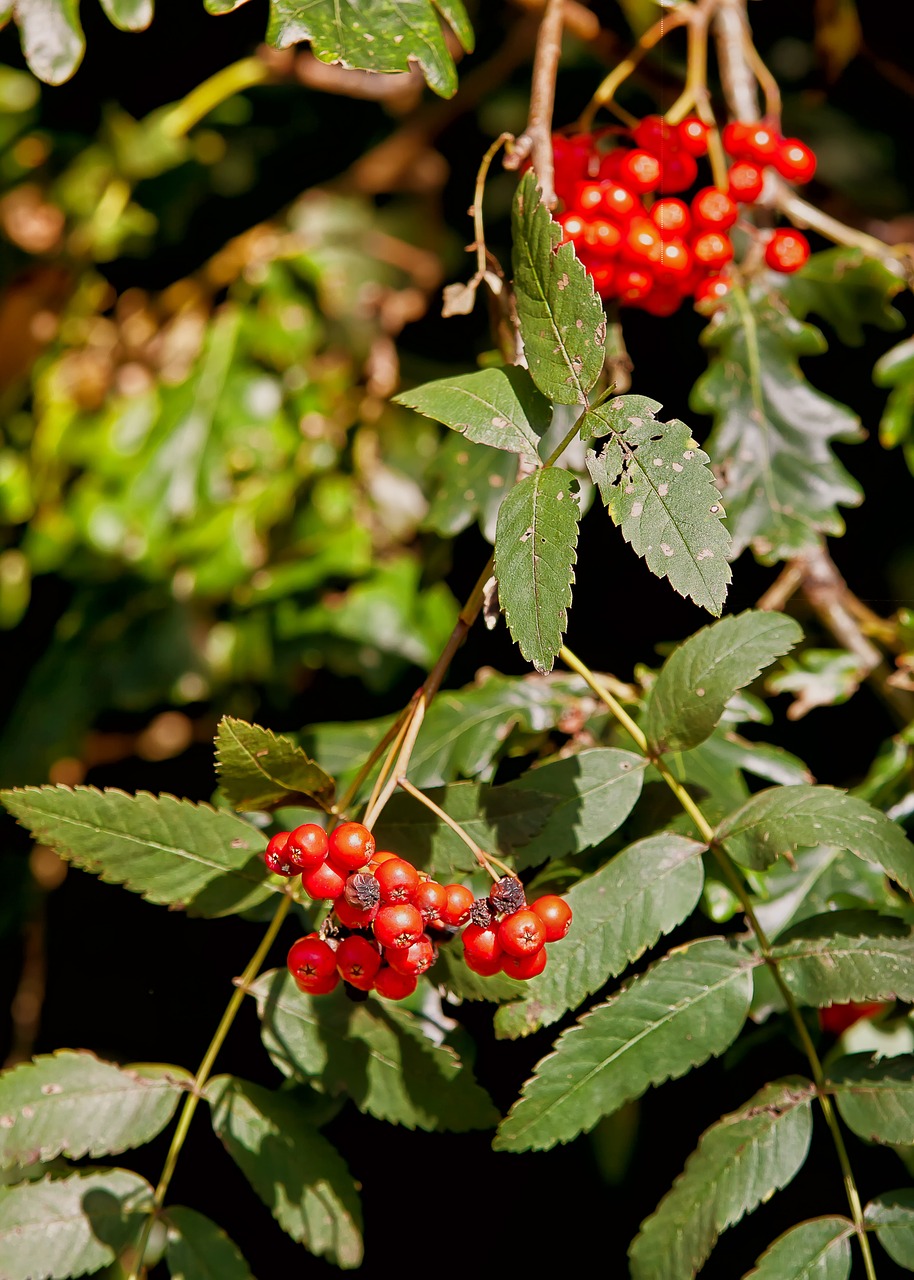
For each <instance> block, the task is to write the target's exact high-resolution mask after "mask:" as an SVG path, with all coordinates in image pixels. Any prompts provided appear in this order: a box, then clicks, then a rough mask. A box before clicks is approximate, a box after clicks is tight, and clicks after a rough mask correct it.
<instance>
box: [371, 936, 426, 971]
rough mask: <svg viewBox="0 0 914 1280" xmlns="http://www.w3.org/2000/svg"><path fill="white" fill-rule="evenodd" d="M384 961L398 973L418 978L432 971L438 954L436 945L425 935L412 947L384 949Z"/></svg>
mask: <svg viewBox="0 0 914 1280" xmlns="http://www.w3.org/2000/svg"><path fill="white" fill-rule="evenodd" d="M384 959H385V960H386V961H387V963H388V964H389V965H390V967H391V969H396V971H397V973H404V974H406V975H407V976H408V977H412V978H417V977H418V976H419V974H420V973H425V972H426V970H427V969H430V968H431V967H432V965H433V964H434V963H435V961H436V960H437V959H438V952H437V951H436V950H435V944H434V943H433V942H432V940H431V938H430V937H429V936H428V934H427V933H423V935H422V937H421V938H419V939H417V941H416V942H414V943H413V944H412V946H411V947H401V948H399V949H397V948H395V947H386V948H385V949H384Z"/></svg>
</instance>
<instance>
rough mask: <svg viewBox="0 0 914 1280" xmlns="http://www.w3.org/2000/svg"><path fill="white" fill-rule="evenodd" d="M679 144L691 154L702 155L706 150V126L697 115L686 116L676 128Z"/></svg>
mask: <svg viewBox="0 0 914 1280" xmlns="http://www.w3.org/2000/svg"><path fill="white" fill-rule="evenodd" d="M676 133H677V137H678V140H679V145H680V146H681V147H682V149H683V151H688V153H689V155H691V156H703V155H705V154H706V153H707V150H708V126H707V125H706V124H705V123H704V121H703V120H699V119H698V117H697V116H687V117H686V118H685V120H682V121H680V123H679V126H678V128H677V130H676Z"/></svg>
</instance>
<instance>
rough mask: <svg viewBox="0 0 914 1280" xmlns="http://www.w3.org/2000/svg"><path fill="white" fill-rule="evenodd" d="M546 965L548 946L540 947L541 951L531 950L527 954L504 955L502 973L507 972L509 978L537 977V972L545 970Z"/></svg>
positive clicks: (524, 978)
mask: <svg viewBox="0 0 914 1280" xmlns="http://www.w3.org/2000/svg"><path fill="white" fill-rule="evenodd" d="M545 967H546V948H545V947H540V949H539V951H531V952H530V954H529V955H526V956H509V955H504V956H502V964H501V968H502V973H506V974H507V975H508V977H509V978H521V979H522V980H524V981H525V980H526V979H527V978H535V977H536V976H537V974H540V973H542V972H543V970H544V969H545Z"/></svg>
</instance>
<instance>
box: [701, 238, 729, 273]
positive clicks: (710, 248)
mask: <svg viewBox="0 0 914 1280" xmlns="http://www.w3.org/2000/svg"><path fill="white" fill-rule="evenodd" d="M692 253H693V254H694V255H695V262H696V263H700V264H701V266H703V267H711V268H712V269H713V268H715V267H722V266H724V264H725V263H727V262H729V261H730V259H731V258H732V257H733V244H732V241H731V240H730V237H729V236H725V235H721V233H720V232H719V231H706V232H705V233H704V235H700V236H699V237H698V239H697V240H695V241H693V244H692Z"/></svg>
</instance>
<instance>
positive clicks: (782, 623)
mask: <svg viewBox="0 0 914 1280" xmlns="http://www.w3.org/2000/svg"><path fill="white" fill-rule="evenodd" d="M802 638H803V633H802V631H801V630H800V628H799V626H798V625H797V624H796V623H795V622H794V621H793V619H792V618H788V617H787V616H786V615H785V614H783V613H774V612H767V611H763V610H757V609H748V610H746V612H745V613H740V614H735V615H732V616H731V617H729V618H722V619H721V620H720V622H712V623H711V624H710V625H709V626H707V627H702V629H701V630H700V631H696V633H695V634H694V635H692V636H689V638H688V640H685V641H683V643H682V644H680V645H678V646H677V648H676V649H674V650H673V652H672V653H671V654H670V656H669V657H668V658H667V660H666V662H665V663H664V664H663V666H662V667H661V669H660V674H659V675H658V677H657V679H656V680H655V681H654V684H653V687H652V688H651V697H650V702H649V703H648V708H647V719H646V722H645V732H646V733H647V739H648V744H649V746H650V748H651V751H652V752H654V753H658V752H663V751H684V750H686V749H688V748H689V747H694V746H696V745H697V744H698V743H699V742H703V741H704V739H705V738H707V737H708V736H709V734H710V733H711V732H712V731H713V729H714V727H715V726H716V725H717V723H718V722H719V720H720V718H721V716H722V715H723V713H724V708H725V707H726V705H727V702H728V701H729V700H730V698H731V697H732V696H733V694H734V693H735V692H736V691H737V689H742V688H744V687H745V686H746V685H747V684H751V683H752V681H753V680H754V679H755V678H756V677H757V676H758V675H759V674H760V673H761V672H762V671H764V669H765V668H766V667H768V666H770V665H771V663H772V662H774V661H775V660H776V659H777V658H779V657H781V655H782V654H785V653H786V652H787V651H788V649H791V648H792V647H793V646H794V645H795V644H798V643H799V641H800V640H802Z"/></svg>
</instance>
